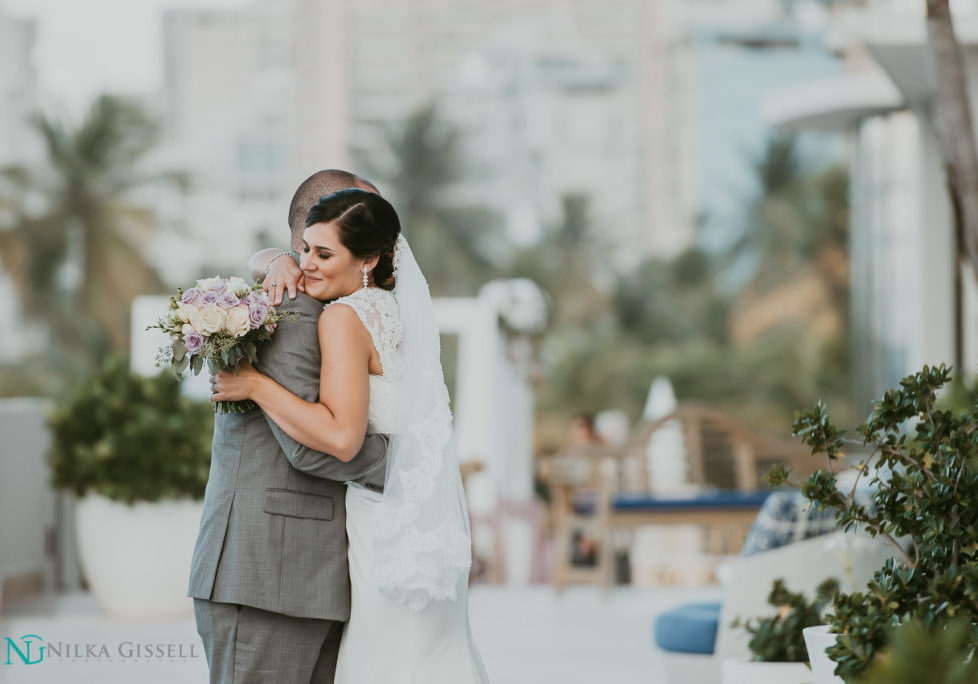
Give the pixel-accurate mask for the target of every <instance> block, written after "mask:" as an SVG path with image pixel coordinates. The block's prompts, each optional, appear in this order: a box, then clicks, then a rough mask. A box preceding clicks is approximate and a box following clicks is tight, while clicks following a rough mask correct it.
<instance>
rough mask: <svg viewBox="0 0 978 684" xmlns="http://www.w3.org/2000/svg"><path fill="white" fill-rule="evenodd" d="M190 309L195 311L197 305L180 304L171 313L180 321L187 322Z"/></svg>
mask: <svg viewBox="0 0 978 684" xmlns="http://www.w3.org/2000/svg"><path fill="white" fill-rule="evenodd" d="M191 311H197V307H196V306H194V305H193V304H181V305H180V306H179V308H177V310H176V311H175V312H174V313H173V317H174V318H175V319H176V320H178V321H180V322H181V323H189V322H190V315H191V313H190V312H191Z"/></svg>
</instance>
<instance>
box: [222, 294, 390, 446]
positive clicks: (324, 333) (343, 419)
mask: <svg viewBox="0 0 978 684" xmlns="http://www.w3.org/2000/svg"><path fill="white" fill-rule="evenodd" d="M319 344H320V348H321V351H322V366H321V369H320V376H319V401H318V402H309V401H305V400H303V399H301V398H300V397H298V396H296V395H295V394H293V393H292V392H290V391H289V390H287V389H285V388H284V387H282V386H281V385H280V384H278V383H277V382H275V381H274V380H272V379H271V378H269V377H268V376H266V375H262V374H261V373H259V372H258V371H256V370H254V369H253V368H251V367H250V366H247V365H243V366H242V369H241V370H240V371H239V372H238V373H230V372H227V371H222V372H221V373H220V374H219V375H218V378H217V384H218V387H219V388H220V392H219V393H217V394H213V395H211V400H212V401H235V400H240V399H249V398H250V399H252V400H253V401H254V402H255V403H257V404H258V405H259V406H260V407H261V408H262V410H263V411H265V413H266V414H267V415H268V417H269V418H270V419H271V420H272V421H273V422H275V423H276V424H277V425H278V426H279V427H281V428H282V429H283V430H284V431H285V432H286V433H287V434H288V435H289V436H290V437H292V438H293V439H294V440H296V441H297V442H300V443H301V444H304V445H306V446H307V447H309V448H311V449H315V450H317V451H321V452H324V453H328V454H332V455H333V456H335V457H336V458H338V459H340V460H341V461H344V462H349V461H351V460H352V459H353V457H354V456H356V455H357V453H358V452H359V451H360V447H361V446H362V445H363V440H364V436H365V435H366V432H367V411H368V409H369V402H370V385H369V382H368V377H369V375H368V374H369V364H370V352H371V349H372V342H371V339H370V333H368V332H367V329H366V328H365V327H364V326H363V324H362V323H361V322H360V319H359V318H358V317H357V314H356V313H355V312H354V311H353V309H351V308H350V307H348V306H346V305H336V306H330V307H329V308H327V309H326V310H325V311H323V313H322V314H321V315H320V317H319Z"/></svg>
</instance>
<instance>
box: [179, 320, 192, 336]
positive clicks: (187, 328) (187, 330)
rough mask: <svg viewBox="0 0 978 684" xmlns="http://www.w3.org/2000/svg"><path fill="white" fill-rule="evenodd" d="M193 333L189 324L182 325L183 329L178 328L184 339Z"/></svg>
mask: <svg viewBox="0 0 978 684" xmlns="http://www.w3.org/2000/svg"><path fill="white" fill-rule="evenodd" d="M193 331H194V326H192V325H190V324H189V323H184V324H183V327H182V328H180V333H181V334H182V335H183V336H184V337H186V336H187V335H189V334H190V333H192V332H193Z"/></svg>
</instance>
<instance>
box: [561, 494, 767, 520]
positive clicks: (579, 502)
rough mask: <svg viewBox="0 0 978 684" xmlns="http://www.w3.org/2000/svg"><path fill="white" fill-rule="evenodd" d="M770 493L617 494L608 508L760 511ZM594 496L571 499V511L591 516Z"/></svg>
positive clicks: (628, 509) (584, 495)
mask: <svg viewBox="0 0 978 684" xmlns="http://www.w3.org/2000/svg"><path fill="white" fill-rule="evenodd" d="M770 494H771V491H770V490H767V489H765V490H760V491H739V490H733V489H720V490H714V491H705V492H703V493H701V494H697V495H696V496H685V497H674V496H673V497H670V496H656V495H650V494H644V493H628V492H626V493H619V494H615V496H614V497H613V498H612V501H611V506H612V508H613V509H614V510H615V511H616V512H618V513H628V512H629V511H635V512H643V511H681V510H695V509H703V508H712V509H716V510H743V509H745V508H747V509H752V508H760V507H761V504H763V503H764V502H765V501H766V500H767V498H768V496H769V495H770ZM595 498H596V495H595V493H594V492H580V493H578V494H577V495H576V496H575V497H574V501H573V506H574V511H575V512H576V513H577V514H578V515H588V514H590V513H593V512H594V503H595Z"/></svg>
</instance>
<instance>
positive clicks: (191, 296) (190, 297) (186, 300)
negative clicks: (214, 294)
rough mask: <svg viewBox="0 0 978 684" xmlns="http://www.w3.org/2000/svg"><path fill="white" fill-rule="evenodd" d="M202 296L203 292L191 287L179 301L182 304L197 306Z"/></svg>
mask: <svg viewBox="0 0 978 684" xmlns="http://www.w3.org/2000/svg"><path fill="white" fill-rule="evenodd" d="M203 296H204V291H203V290H201V289H200V288H199V287H192V288H190V289H189V290H187V291H186V292H184V293H183V297H181V298H180V301H181V302H182V303H183V304H197V303H198V302H199V301H200V298H201V297H203Z"/></svg>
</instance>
